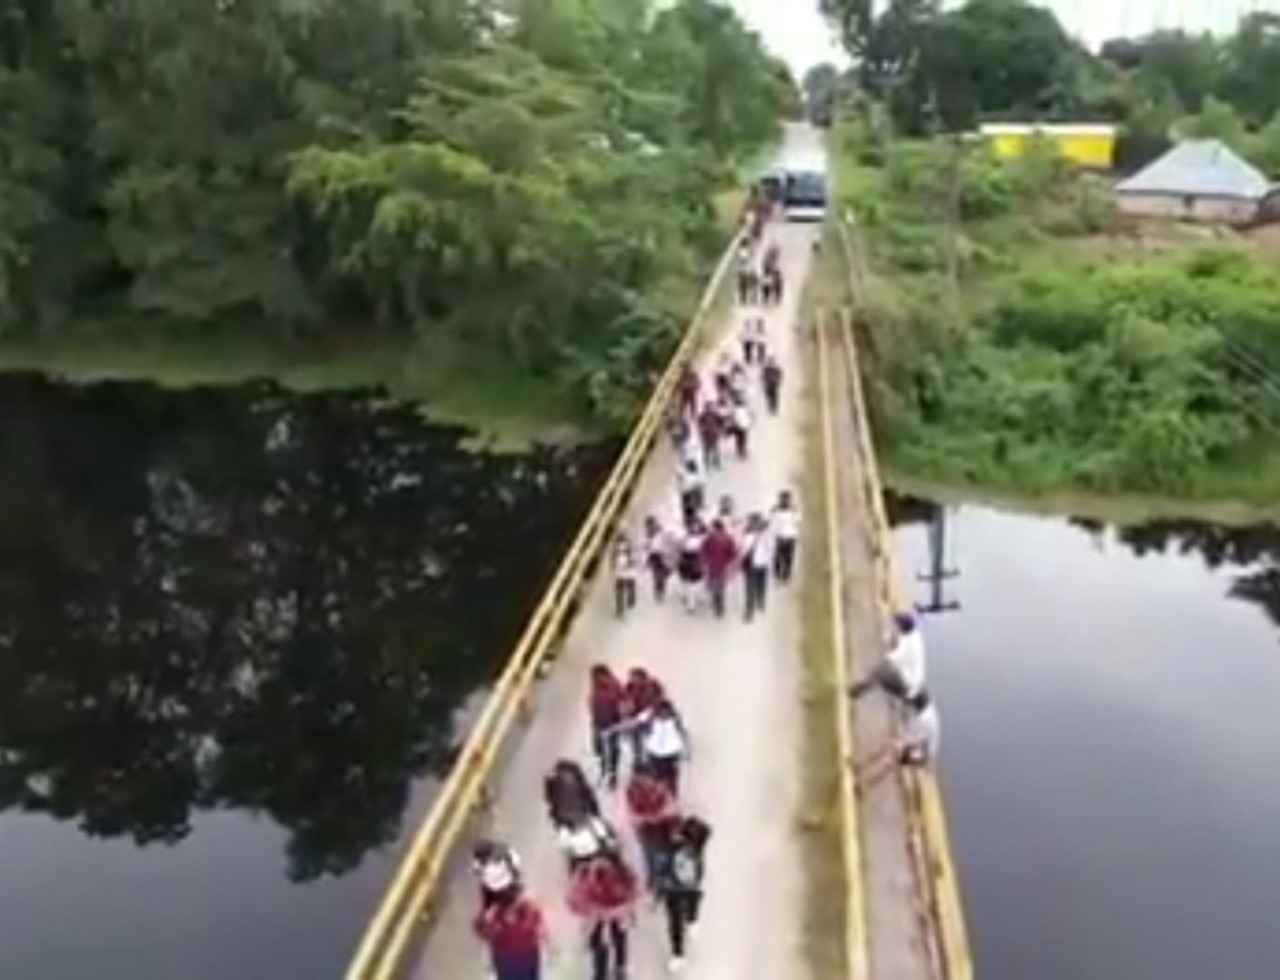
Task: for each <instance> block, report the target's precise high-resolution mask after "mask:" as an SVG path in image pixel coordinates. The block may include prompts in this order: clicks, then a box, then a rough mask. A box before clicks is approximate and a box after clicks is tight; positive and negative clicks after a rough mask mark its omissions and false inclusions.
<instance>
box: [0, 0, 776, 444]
mask: <svg viewBox="0 0 1280 980" xmlns="http://www.w3.org/2000/svg"><path fill="white" fill-rule="evenodd" d="M659 6H661V9H658V8H659ZM793 99H794V84H793V82H792V81H791V79H790V76H789V74H788V72H787V70H786V68H785V66H783V65H781V64H780V63H779V62H777V61H776V60H774V59H772V58H771V57H770V56H768V55H767V54H766V53H765V51H764V49H763V47H762V44H761V42H760V40H759V38H757V37H756V36H755V35H754V34H752V33H751V32H749V31H748V30H747V29H746V28H745V27H744V25H743V24H742V23H741V22H740V21H739V19H738V18H737V17H736V16H735V15H734V14H733V13H732V12H731V11H730V10H729V9H727V8H725V7H722V6H720V5H718V4H716V3H713V2H711V0H678V2H677V3H675V4H664V5H658V4H655V3H651V2H649V0H594V2H590V3H588V2H583V0H367V2H361V3H344V2H340V0H258V2H253V3H249V2H244V0H218V2H210V0H165V2H163V3H161V2H158V0H141V2H137V3H129V4H123V5H122V4H108V5H102V4H96V3H86V2H82V0H0V116H3V118H4V120H5V125H4V130H3V132H0V348H5V349H8V350H18V351H22V350H28V349H29V350H35V351H41V350H54V351H61V352H63V353H65V352H66V351H67V350H68V349H72V350H74V349H76V348H79V347H81V346H84V347H85V348H90V349H92V350H93V351H94V352H95V353H94V355H93V356H94V357H98V356H101V357H102V358H105V359H107V360H110V359H111V356H112V351H113V350H117V351H118V352H119V354H120V356H122V357H126V358H127V357H128V355H129V351H130V349H132V348H135V347H141V348H150V347H154V346H156V345H159V346H161V347H164V346H166V345H169V344H177V345H179V346H182V345H188V346H189V347H190V349H192V350H195V351H199V352H201V353H202V355H203V352H207V351H210V350H215V351H216V350H219V349H222V348H236V347H237V346H240V345H250V346H252V345H262V346H264V347H270V348H272V349H274V350H276V351H277V352H278V351H280V350H283V351H285V353H284V354H283V355H280V356H278V357H277V360H284V361H288V360H290V359H291V358H293V357H296V358H303V359H305V358H308V357H311V356H313V355H315V354H316V353H317V352H320V353H321V354H323V355H324V356H326V357H328V356H331V357H332V358H334V359H337V360H338V361H342V360H344V359H349V360H352V361H353V362H356V363H362V364H363V363H371V364H375V365H377V366H378V367H377V369H376V370H374V372H373V373H380V372H381V371H382V370H383V369H385V368H387V367H388V366H391V365H402V366H403V365H405V364H406V363H416V364H418V365H420V366H421V365H427V366H428V368H429V370H428V371H427V373H428V374H430V375H431V376H433V377H435V376H441V375H443V374H445V373H452V374H453V375H454V376H455V377H456V376H458V375H474V374H477V373H478V374H479V375H481V376H484V375H494V376H497V377H499V378H504V379H509V378H516V377H518V378H520V379H522V380H526V381H527V379H530V378H533V379H537V383H538V384H539V385H541V386H542V387H544V388H547V389H549V390H555V391H567V392H568V393H569V399H568V400H569V402H570V403H571V406H572V408H573V409H574V410H575V411H578V412H582V413H586V414H590V415H591V416H592V417H594V418H595V419H596V420H598V421H600V420H602V421H606V422H609V421H615V422H616V421H618V420H620V419H622V418H624V417H626V416H627V414H628V413H629V411H630V410H631V408H632V405H633V401H634V397H635V395H636V393H637V392H638V391H640V390H642V389H643V387H644V383H645V379H646V373H647V371H648V370H649V369H650V368H651V367H652V366H653V365H655V364H657V363H658V362H659V361H660V360H661V359H662V356H663V354H664V352H665V351H666V350H667V349H669V347H670V345H671V343H672V340H673V338H674V337H675V335H676V333H677V331H678V329H679V324H680V318H681V315H682V313H686V312H687V310H688V300H689V297H690V295H691V294H692V292H693V290H694V289H695V286H694V281H695V280H696V278H698V277H699V275H700V270H705V268H706V260H707V259H708V257H709V256H710V255H712V254H713V253H714V252H715V251H716V250H717V249H718V248H719V247H720V246H721V245H722V244H723V222H722V221H717V215H716V212H715V208H714V206H713V202H714V197H715V194H716V192H717V190H718V189H722V188H723V187H725V186H726V184H727V183H728V182H729V181H730V180H731V179H732V175H733V172H734V171H733V168H734V167H735V165H737V164H740V163H741V162H742V161H743V160H745V159H746V158H748V157H749V156H750V155H751V154H752V153H753V152H755V151H757V150H758V149H759V148H760V147H761V146H762V145H763V144H766V143H767V142H769V141H770V140H771V139H773V138H774V136H775V133H776V130H777V125H778V121H779V119H780V118H781V116H782V115H783V114H784V112H785V110H786V109H787V108H788V107H789V105H790V103H791V102H792V100H793ZM371 351H377V352H379V353H378V356H377V357H373V358H370V357H369V352H371ZM14 359H15V358H12V357H10V358H7V360H9V361H10V362H12V361H13V360H14ZM16 359H17V360H19V361H20V360H21V357H17V358H16ZM37 359H38V358H37ZM64 359H65V358H64ZM0 360H6V358H5V357H4V356H3V353H2V352H0ZM250 360H252V358H250ZM211 367H212V368H213V370H214V372H215V374H216V365H213V366H211ZM375 380H376V379H375ZM428 387H429V385H428Z"/></svg>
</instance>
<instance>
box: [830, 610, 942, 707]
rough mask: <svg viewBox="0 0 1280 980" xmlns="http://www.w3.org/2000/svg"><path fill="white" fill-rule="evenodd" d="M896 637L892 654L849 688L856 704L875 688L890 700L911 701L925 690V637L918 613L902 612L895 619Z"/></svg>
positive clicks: (891, 650)
mask: <svg viewBox="0 0 1280 980" xmlns="http://www.w3.org/2000/svg"><path fill="white" fill-rule="evenodd" d="M893 623H894V628H895V632H896V638H895V641H894V644H893V647H892V648H891V649H890V650H889V653H888V654H887V655H886V656H885V658H884V659H883V660H881V661H880V662H879V663H878V664H876V665H875V667H873V668H872V669H871V672H870V673H869V674H868V675H867V676H866V677H864V678H863V679H862V680H860V681H858V682H857V683H856V684H854V685H853V686H852V687H851V688H850V689H849V694H850V695H851V696H852V697H853V699H854V700H855V701H856V700H857V699H858V698H860V697H862V696H863V695H864V694H866V693H867V692H868V691H870V690H872V689H873V688H877V687H878V688H880V690H882V691H884V692H885V693H886V694H888V695H889V696H890V697H893V698H896V699H897V700H899V701H909V700H910V699H911V698H913V697H915V696H916V695H917V694H919V693H920V691H922V690H923V689H924V680H925V669H924V666H925V660H924V637H923V636H921V635H920V626H919V624H918V623H917V622H916V616H915V613H912V612H907V611H903V612H899V613H897V614H896V615H895V616H894V617H893Z"/></svg>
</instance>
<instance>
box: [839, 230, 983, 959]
mask: <svg viewBox="0 0 1280 980" xmlns="http://www.w3.org/2000/svg"><path fill="white" fill-rule="evenodd" d="M836 230H837V234H838V236H839V239H840V247H841V251H842V253H843V255H844V258H845V261H846V268H847V269H848V270H849V273H850V276H851V277H857V278H861V277H862V276H863V275H865V270H864V269H863V268H862V266H861V262H860V260H859V258H858V257H857V256H855V254H854V250H853V247H852V246H851V244H850V242H849V239H848V231H847V229H846V228H845V227H844V224H843V222H842V221H837V222H836ZM839 326H840V329H841V332H842V334H844V336H845V337H846V338H847V341H846V342H847V343H848V345H849V356H850V357H851V359H852V364H851V368H852V369H851V371H850V376H851V382H852V386H853V394H852V397H853V403H854V416H855V418H854V424H855V427H856V431H857V438H858V455H859V457H860V462H861V464H862V465H861V467H860V471H861V473H862V475H863V480H862V487H863V493H864V495H865V498H866V505H867V514H868V515H869V520H870V529H869V530H870V534H871V545H872V550H873V555H874V560H875V564H876V584H877V596H876V601H877V606H878V607H879V611H880V615H881V618H882V627H883V628H884V629H885V630H886V631H887V630H888V628H889V622H890V619H891V617H892V614H893V611H894V610H896V609H899V608H902V606H901V602H902V599H901V592H900V590H899V587H898V584H897V583H898V581H899V580H898V575H897V571H896V568H895V562H894V551H893V543H892V530H891V528H890V526H889V520H888V517H887V515H886V514H885V507H884V492H883V484H882V483H881V480H880V469H879V464H878V462H877V456H876V451H875V440H874V438H873V436H872V433H871V425H870V421H869V419H868V415H867V408H866V397H865V392H864V391H863V385H862V372H861V370H860V367H861V365H860V363H859V357H858V346H857V337H856V333H855V331H854V329H853V325H852V323H851V321H850V314H849V311H848V310H845V311H844V312H843V313H842V322H841V323H840V324H839ZM903 776H904V780H905V783H906V786H907V789H908V793H909V800H910V803H911V806H912V809H913V810H914V818H915V822H916V824H917V826H918V828H919V832H920V844H921V846H922V849H923V852H924V853H923V855H922V856H923V858H924V863H925V870H926V871H927V873H928V876H929V880H928V882H927V884H928V887H929V896H928V897H929V901H930V904H931V906H932V908H931V910H930V911H931V912H932V915H933V919H934V923H935V925H936V927H937V931H938V944H939V947H940V948H939V950H938V953H939V958H940V960H941V966H942V970H943V975H944V976H945V978H946V980H972V978H973V957H972V953H971V951H970V947H969V936H968V929H967V927H966V925H965V917H964V903H963V900H962V898H961V892H960V884H959V880H958V878H957V875H956V870H955V863H954V861H953V860H952V856H951V838H950V834H949V832H948V830H947V814H946V807H945V805H944V803H943V798H942V791H941V787H940V786H939V784H938V778H937V776H936V774H935V773H934V772H933V771H932V770H928V769H925V770H915V769H913V770H908V771H905V772H904V773H903Z"/></svg>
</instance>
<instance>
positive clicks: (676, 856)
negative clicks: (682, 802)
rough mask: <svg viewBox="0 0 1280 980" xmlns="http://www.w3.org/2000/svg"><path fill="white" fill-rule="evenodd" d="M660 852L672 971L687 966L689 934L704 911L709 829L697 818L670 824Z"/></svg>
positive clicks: (659, 875) (659, 864) (683, 818)
mask: <svg viewBox="0 0 1280 980" xmlns="http://www.w3.org/2000/svg"><path fill="white" fill-rule="evenodd" d="M665 830H666V838H665V839H664V840H663V841H662V844H661V849H660V850H659V852H658V867H657V872H658V890H659V892H660V894H661V899H662V904H663V911H664V912H665V913H666V918H667V939H668V941H669V942H670V944H671V970H672V972H673V973H674V972H677V971H679V970H680V968H681V967H682V966H684V959H685V952H686V947H687V944H688V939H689V932H690V931H691V929H692V927H693V926H694V925H695V924H696V923H697V921H698V911H699V910H700V909H701V907H702V888H703V886H702V883H703V879H704V878H705V877H706V850H707V842H708V841H709V840H710V839H711V827H710V825H709V824H708V823H707V822H706V821H704V820H701V819H699V818H698V817H695V816H686V817H681V818H678V819H675V820H670V821H668V822H667V824H666V825H665Z"/></svg>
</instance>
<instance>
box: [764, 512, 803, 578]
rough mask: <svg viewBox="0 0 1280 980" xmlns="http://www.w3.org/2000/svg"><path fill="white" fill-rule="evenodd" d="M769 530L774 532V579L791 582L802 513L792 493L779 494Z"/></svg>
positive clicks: (771, 515)
mask: <svg viewBox="0 0 1280 980" xmlns="http://www.w3.org/2000/svg"><path fill="white" fill-rule="evenodd" d="M769 529H770V530H771V531H772V532H773V577H774V578H776V579H777V580H778V581H779V582H784V583H785V582H790V581H791V572H792V570H793V569H794V568H795V563H796V542H797V541H798V540H799V538H800V512H799V511H798V510H796V506H795V503H794V502H793V501H792V499H791V492H790V491H788V490H783V491H782V492H781V493H780V494H778V502H777V503H776V504H775V505H774V508H773V512H772V513H771V514H770V515H769Z"/></svg>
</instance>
